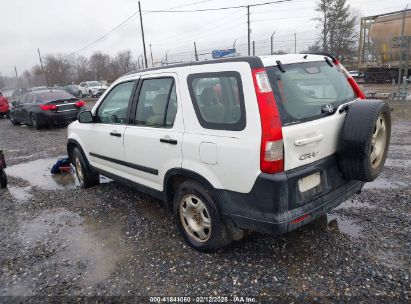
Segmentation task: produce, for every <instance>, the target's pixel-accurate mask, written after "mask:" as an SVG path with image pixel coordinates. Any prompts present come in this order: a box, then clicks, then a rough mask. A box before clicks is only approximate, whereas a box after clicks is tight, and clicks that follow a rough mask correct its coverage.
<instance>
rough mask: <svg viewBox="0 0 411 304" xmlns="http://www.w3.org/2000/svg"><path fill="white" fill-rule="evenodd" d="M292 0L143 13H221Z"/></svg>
mask: <svg viewBox="0 0 411 304" xmlns="http://www.w3.org/2000/svg"><path fill="white" fill-rule="evenodd" d="M291 1H293V0H277V1H270V2H264V3H256V4H249V5H237V6H226V7H216V8H203V9H194V10H177V11H176V10H153V11H145V12H146V13H193V12H209V11H221V10H228V9H237V8H246V7H255V6H262V5H269V4H277V3H283V2H291Z"/></svg>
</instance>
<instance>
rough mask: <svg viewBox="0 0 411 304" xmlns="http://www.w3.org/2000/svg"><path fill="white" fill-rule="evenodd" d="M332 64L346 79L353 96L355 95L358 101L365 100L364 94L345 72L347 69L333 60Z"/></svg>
mask: <svg viewBox="0 0 411 304" xmlns="http://www.w3.org/2000/svg"><path fill="white" fill-rule="evenodd" d="M333 62H334V64H335V65H337V66H338V67H339V68H340V69H341V71H342V72H343V74H344V75H345V77H347V80H348V83H349V84H350V86H351V88H352V89H353V91H354V93H355V95H357V97H358V98H359V99H365V98H366V97H365V95H364V92H363V91H362V90H361V88H360V87H359V85H358V84H357V82H356V81H355V79H354V78H353V77H352V76H351V74H350V73H349V72H348V71H347V69H346V68H345V67H344V66H343V65H342V64H341V63H340V62H339V61H338V60H337V59H334V60H333Z"/></svg>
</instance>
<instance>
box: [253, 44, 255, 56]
mask: <svg viewBox="0 0 411 304" xmlns="http://www.w3.org/2000/svg"><path fill="white" fill-rule="evenodd" d="M253 56H255V41H254V40H253Z"/></svg>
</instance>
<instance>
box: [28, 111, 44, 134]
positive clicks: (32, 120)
mask: <svg viewBox="0 0 411 304" xmlns="http://www.w3.org/2000/svg"><path fill="white" fill-rule="evenodd" d="M30 124H31V126H32V127H33V128H34V129H36V130H40V129H41V127H42V126H41V124H40V122H39V120H38V117H37V116H36V114H34V113H31V114H30Z"/></svg>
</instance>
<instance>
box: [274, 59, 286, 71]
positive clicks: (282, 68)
mask: <svg viewBox="0 0 411 304" xmlns="http://www.w3.org/2000/svg"><path fill="white" fill-rule="evenodd" d="M275 63H277V66H278V69H279V70H280V71H281V72H283V73H285V69H284V66H283V64H282V63H281V61H280V60H277V61H276V62H275Z"/></svg>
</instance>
